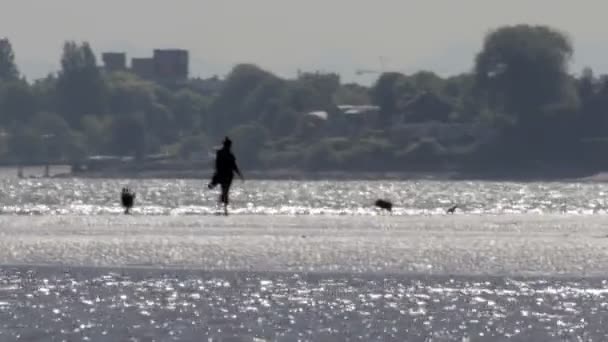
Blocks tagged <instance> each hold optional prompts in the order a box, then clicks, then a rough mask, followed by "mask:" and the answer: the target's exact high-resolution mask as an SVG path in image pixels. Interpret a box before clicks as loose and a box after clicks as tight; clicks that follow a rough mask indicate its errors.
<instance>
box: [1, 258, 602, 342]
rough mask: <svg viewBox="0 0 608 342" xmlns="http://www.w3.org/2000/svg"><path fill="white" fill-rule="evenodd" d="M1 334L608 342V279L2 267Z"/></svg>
mask: <svg viewBox="0 0 608 342" xmlns="http://www.w3.org/2000/svg"><path fill="white" fill-rule="evenodd" d="M0 294H2V298H1V299H0V339H2V340H3V341H7V340H26V341H34V340H40V341H42V340H48V338H49V336H54V337H55V338H54V340H57V341H59V340H62V339H63V340H71V341H77V340H96V341H128V340H132V341H153V340H154V341H411V340H414V341H479V340H496V341H502V340H505V339H507V340H514V341H576V340H584V341H605V340H606V339H607V338H608V333H607V331H606V328H605V322H604V318H605V317H606V316H607V314H608V283H607V282H606V281H602V280H596V279H592V280H555V281H550V282H549V281H546V280H531V279H511V278H505V279H499V278H486V279H479V278H460V279H458V278H452V277H399V276H385V277H378V276H352V275H340V274H334V275H307V274H286V273H285V274H254V273H238V274H235V273H228V274H227V273H205V272H200V273H195V272H175V271H174V272H165V273H161V272H158V271H131V272H129V271H127V272H124V270H122V271H121V270H115V271H113V272H111V271H108V270H91V269H68V270H66V271H65V272H60V270H58V269H36V270H24V269H5V270H2V271H0Z"/></svg>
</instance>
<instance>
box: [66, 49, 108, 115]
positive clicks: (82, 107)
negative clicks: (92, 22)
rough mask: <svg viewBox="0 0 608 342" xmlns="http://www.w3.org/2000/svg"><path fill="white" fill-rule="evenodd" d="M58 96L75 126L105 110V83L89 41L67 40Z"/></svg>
mask: <svg viewBox="0 0 608 342" xmlns="http://www.w3.org/2000/svg"><path fill="white" fill-rule="evenodd" d="M57 96H58V102H59V108H60V110H61V111H62V113H63V114H64V115H65V117H66V119H67V121H68V122H69V123H70V125H72V126H73V127H78V126H79V125H80V123H81V119H82V117H83V116H85V115H87V114H101V113H103V112H105V103H106V102H105V101H106V86H105V82H104V81H103V79H102V76H101V73H100V71H99V68H98V66H97V62H96V58H95V54H94V53H93V50H92V49H91V47H90V46H89V44H88V43H86V42H85V43H82V44H81V45H78V44H76V43H75V42H66V43H65V45H64V47H63V55H62V57H61V70H60V72H59V76H58V80H57Z"/></svg>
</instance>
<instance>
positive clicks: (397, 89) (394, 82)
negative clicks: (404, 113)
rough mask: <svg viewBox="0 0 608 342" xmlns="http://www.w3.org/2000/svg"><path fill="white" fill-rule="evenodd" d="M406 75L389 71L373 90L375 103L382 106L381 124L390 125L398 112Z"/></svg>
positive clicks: (381, 77)
mask: <svg viewBox="0 0 608 342" xmlns="http://www.w3.org/2000/svg"><path fill="white" fill-rule="evenodd" d="M405 82H406V77H405V76H404V75H403V74H400V73H397V72H387V73H384V74H382V75H380V77H379V78H378V80H377V81H376V83H375V84H374V86H373V87H372V90H371V95H372V100H373V102H374V104H376V105H377V106H380V125H383V126H385V125H388V124H389V123H390V122H391V119H392V117H393V116H394V115H395V114H397V112H398V110H399V105H400V102H401V98H402V97H403V91H402V86H403V84H404V83H405Z"/></svg>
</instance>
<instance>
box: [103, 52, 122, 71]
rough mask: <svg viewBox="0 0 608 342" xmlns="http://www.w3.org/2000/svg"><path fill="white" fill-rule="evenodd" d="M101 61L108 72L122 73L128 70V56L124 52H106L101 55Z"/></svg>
mask: <svg viewBox="0 0 608 342" xmlns="http://www.w3.org/2000/svg"><path fill="white" fill-rule="evenodd" d="M101 59H102V60H103V65H104V68H105V69H106V70H107V71H110V72H111V71H122V70H126V69H127V55H126V54H125V53H124V52H105V53H103V54H102V55H101Z"/></svg>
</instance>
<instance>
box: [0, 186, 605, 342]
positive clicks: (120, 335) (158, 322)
mask: <svg viewBox="0 0 608 342" xmlns="http://www.w3.org/2000/svg"><path fill="white" fill-rule="evenodd" d="M122 186H130V187H132V188H133V189H134V190H135V191H136V192H137V194H138V197H137V200H136V205H137V206H136V208H135V210H134V214H133V215H128V216H127V215H122V214H121V212H122V210H121V208H120V206H119V203H118V194H119V190H120V188H121V187H122ZM606 194H608V185H604V184H577V183H527V184H524V183H494V182H430V181H421V182H261V181H251V182H249V181H248V182H246V183H244V184H241V183H238V182H237V183H236V184H235V192H234V196H233V207H232V212H233V213H234V214H235V215H232V216H229V217H221V216H215V215H213V214H214V213H215V212H216V211H217V208H216V207H215V200H216V197H217V192H216V191H209V190H207V189H205V188H204V182H203V181H185V180H179V181H168V180H146V181H139V180H138V181H132V180H68V179H62V180H47V179H26V180H16V179H0V203H2V205H3V207H2V213H3V214H4V215H0V341H15V340H17V341H49V340H51V341H63V340H65V341H79V340H91V341H129V340H131V341H172V340H176V341H201V340H202V341H298V340H300V341H503V340H513V341H605V340H607V337H606V335H608V328H605V327H604V326H605V324H604V323H605V320H607V319H608V314H607V310H608V283H607V282H606V279H608V278H606V274H608V228H606V225H605V222H606V217H607V216H606V215H605V214H606V207H607V206H608V204H607V203H606V201H605V200H604V197H605V196H606ZM379 197H382V198H388V199H391V200H393V201H394V203H395V206H396V207H395V211H394V213H393V215H386V214H385V213H380V212H378V211H377V210H376V209H374V208H373V207H372V206H371V203H373V201H374V200H375V199H376V198H379ZM452 203H458V204H460V205H461V207H462V209H461V210H458V211H457V212H456V214H455V215H445V213H444V210H445V208H446V207H448V206H449V205H451V204H452ZM41 265H46V266H41Z"/></svg>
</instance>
